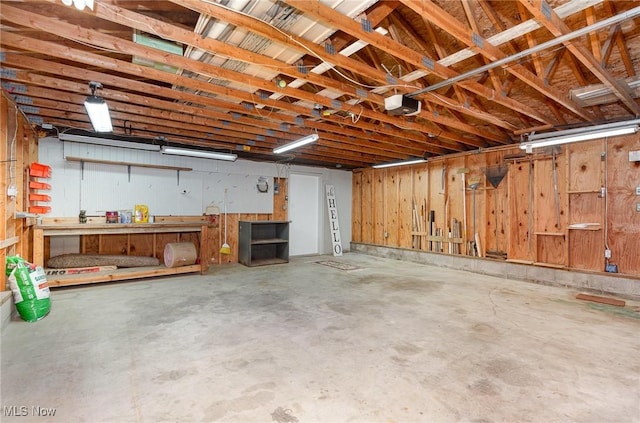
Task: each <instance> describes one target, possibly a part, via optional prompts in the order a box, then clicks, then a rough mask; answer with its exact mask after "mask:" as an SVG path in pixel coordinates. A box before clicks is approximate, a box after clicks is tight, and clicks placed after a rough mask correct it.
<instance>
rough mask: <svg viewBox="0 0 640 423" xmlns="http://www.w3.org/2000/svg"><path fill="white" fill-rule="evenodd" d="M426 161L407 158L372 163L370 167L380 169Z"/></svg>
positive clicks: (424, 161)
mask: <svg viewBox="0 0 640 423" xmlns="http://www.w3.org/2000/svg"><path fill="white" fill-rule="evenodd" d="M426 162H427V161H426V160H425V159H409V160H404V161H401V162H392V163H382V164H377V165H373V166H372V167H373V168H374V169H382V168H385V167H394V166H406V165H412V164H419V163H426Z"/></svg>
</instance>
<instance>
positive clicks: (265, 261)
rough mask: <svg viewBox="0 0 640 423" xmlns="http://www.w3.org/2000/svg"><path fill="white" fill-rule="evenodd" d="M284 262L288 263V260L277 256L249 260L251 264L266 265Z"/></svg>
mask: <svg viewBox="0 0 640 423" xmlns="http://www.w3.org/2000/svg"><path fill="white" fill-rule="evenodd" d="M284 263H289V260H286V259H282V258H277V257H272V258H264V259H253V260H251V266H266V265H268V264H284Z"/></svg>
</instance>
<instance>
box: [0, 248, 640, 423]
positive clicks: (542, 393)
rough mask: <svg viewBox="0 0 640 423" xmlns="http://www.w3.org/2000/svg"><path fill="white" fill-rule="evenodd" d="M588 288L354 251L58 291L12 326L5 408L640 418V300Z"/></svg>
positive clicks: (267, 416)
mask: <svg viewBox="0 0 640 423" xmlns="http://www.w3.org/2000/svg"><path fill="white" fill-rule="evenodd" d="M319 260H334V261H339V262H341V263H348V264H351V265H355V266H358V267H359V269H355V270H339V269H336V268H333V267H329V266H325V265H320V264H317V263H315V262H316V261H319ZM575 294H576V292H575V291H571V290H568V289H564V288H556V287H550V286H542V285H535V284H531V283H523V282H514V281H509V280H506V279H499V278H495V277H490V276H481V275H476V274H473V273H468V272H461V271H454V270H450V269H443V268H437V267H431V266H425V265H420V264H414V263H405V262H400V261H395V260H391V259H381V258H377V257H372V256H367V255H361V254H354V253H351V254H347V255H345V256H344V257H342V258H337V259H334V258H333V257H326V256H322V257H304V258H294V259H292V261H291V263H289V264H287V265H277V266H265V267H260V268H247V267H244V266H241V265H229V266H225V267H214V268H212V270H211V271H210V274H209V275H207V276H198V275H188V276H180V277H173V278H164V279H157V280H153V281H138V282H125V283H117V284H109V285H105V284H102V285H95V286H90V287H80V288H71V289H63V290H61V289H58V290H55V291H54V292H53V309H52V312H51V314H50V315H49V316H48V317H46V318H45V319H44V320H42V321H40V322H37V323H24V322H21V321H18V320H15V319H14V320H13V321H11V323H9V325H8V326H7V327H6V329H5V330H4V331H3V334H2V348H1V351H2V356H1V361H2V374H1V383H2V386H1V394H2V396H1V404H0V405H1V406H2V407H3V410H2V412H3V415H2V416H1V417H0V419H1V420H2V422H9V421H20V422H27V421H37V422H43V421H60V422H169V421H171V422H199V421H224V422H272V421H276V422H278V423H295V422H299V423H309V422H545V423H551V422H597V423H602V422H638V421H640V354H639V351H640V336H639V334H640V307H639V304H638V303H633V302H627V306H626V307H624V308H619V307H613V306H604V305H600V304H595V303H587V302H583V301H578V300H576V299H575ZM12 407H13V408H12ZM21 407H24V408H21ZM34 407H41V408H42V409H43V410H45V411H44V412H45V413H46V412H47V409H50V408H51V409H55V416H54V417H48V418H43V417H37V416H35V415H34V413H35V412H37V411H38V409H37V408H34ZM12 410H13V414H21V413H24V414H26V416H25V417H19V418H12V417H8V416H7V414H11V413H12ZM16 411H17V413H16Z"/></svg>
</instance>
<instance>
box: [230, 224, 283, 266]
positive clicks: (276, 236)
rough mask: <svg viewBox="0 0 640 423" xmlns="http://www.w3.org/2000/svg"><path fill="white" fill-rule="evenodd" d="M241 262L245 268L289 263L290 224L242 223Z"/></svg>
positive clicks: (240, 229)
mask: <svg viewBox="0 0 640 423" xmlns="http://www.w3.org/2000/svg"><path fill="white" fill-rule="evenodd" d="M238 240H239V248H238V249H239V257H238V259H239V261H240V263H242V264H244V265H245V266H264V265H269V264H282V263H288V262H289V222H284V221H272V220H266V221H241V222H240V226H239V237H238Z"/></svg>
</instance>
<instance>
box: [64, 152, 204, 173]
mask: <svg viewBox="0 0 640 423" xmlns="http://www.w3.org/2000/svg"><path fill="white" fill-rule="evenodd" d="M66 159H67V161H69V162H83V163H100V164H108V165H116V166H133V167H147V168H151V169H165V170H180V171H184V172H190V171H192V170H193V169H192V168H190V167H178V166H165V165H154V164H146V163H131V162H116V161H111V160H97V159H87V158H84V157H72V156H67V157H66Z"/></svg>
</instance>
